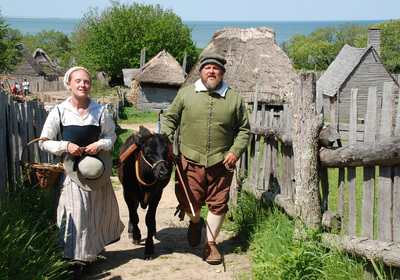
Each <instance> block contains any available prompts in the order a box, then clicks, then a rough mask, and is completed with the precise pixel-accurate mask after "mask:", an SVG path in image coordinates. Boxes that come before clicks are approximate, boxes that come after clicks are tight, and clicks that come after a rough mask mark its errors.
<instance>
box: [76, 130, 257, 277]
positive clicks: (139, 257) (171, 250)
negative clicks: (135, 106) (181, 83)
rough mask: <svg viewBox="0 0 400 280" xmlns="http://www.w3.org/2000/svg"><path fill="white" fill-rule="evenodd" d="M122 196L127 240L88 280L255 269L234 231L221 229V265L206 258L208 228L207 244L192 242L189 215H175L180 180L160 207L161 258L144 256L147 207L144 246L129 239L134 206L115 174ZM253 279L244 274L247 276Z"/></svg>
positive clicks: (105, 255) (235, 273) (109, 250)
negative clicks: (130, 213)
mask: <svg viewBox="0 0 400 280" xmlns="http://www.w3.org/2000/svg"><path fill="white" fill-rule="evenodd" d="M143 125H144V126H145V127H147V128H148V129H150V130H153V131H157V124H154V123H151V124H143ZM122 127H123V128H129V129H133V130H138V127H139V126H138V125H122ZM112 181H113V184H114V186H115V193H116V196H117V199H118V203H119V208H120V214H121V219H122V222H123V223H124V224H125V230H124V232H123V233H122V236H121V240H120V241H118V242H117V243H114V244H111V245H109V246H107V247H106V248H105V250H104V251H103V252H102V253H101V254H100V255H101V257H100V259H99V260H97V261H95V262H93V263H92V264H90V265H89V266H88V267H87V268H86V270H85V272H84V277H83V279H113V280H117V279H237V278H238V277H239V275H240V274H242V275H243V274H244V273H246V272H248V271H249V270H250V265H251V264H250V261H249V259H248V257H247V256H246V255H245V254H243V253H237V251H240V250H237V248H238V247H240V246H241V243H240V241H239V240H238V239H237V238H235V237H234V236H230V234H229V233H228V232H224V231H221V233H220V235H219V237H218V239H217V242H218V248H219V250H220V253H221V254H223V256H224V261H223V263H222V264H220V265H209V264H207V263H206V262H204V261H203V260H202V259H201V253H202V250H203V245H202V244H203V242H204V237H205V228H203V234H202V243H201V244H200V245H199V246H198V247H196V248H192V247H190V246H189V244H188V243H187V239H186V233H187V226H188V223H189V221H188V219H187V218H185V220H184V221H179V218H178V217H177V216H174V212H175V207H176V206H177V205H178V202H177V200H176V197H175V194H174V184H173V182H172V181H171V182H170V183H169V184H168V186H167V187H166V188H165V189H164V193H163V196H162V199H161V201H160V204H159V206H158V209H157V216H156V223H157V236H156V237H155V238H154V242H155V257H154V259H152V260H147V261H146V260H143V256H144V242H145V237H146V235H147V228H146V226H145V223H144V220H145V218H144V217H145V214H146V212H147V210H143V209H141V208H140V207H139V209H138V213H139V217H140V222H139V227H140V229H141V232H142V241H141V244H140V245H134V244H132V242H131V240H129V239H128V226H127V225H128V221H129V216H128V209H127V206H126V204H125V201H124V199H123V191H122V186H121V185H120V183H119V181H118V178H116V177H115V178H114V177H113V178H112ZM246 278H247V277H244V279H246Z"/></svg>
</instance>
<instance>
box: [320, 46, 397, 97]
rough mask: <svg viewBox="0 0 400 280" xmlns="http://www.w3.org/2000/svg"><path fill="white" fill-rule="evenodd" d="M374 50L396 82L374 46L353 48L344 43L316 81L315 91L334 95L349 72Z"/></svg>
mask: <svg viewBox="0 0 400 280" xmlns="http://www.w3.org/2000/svg"><path fill="white" fill-rule="evenodd" d="M370 52H374V53H375V56H376V57H377V58H378V61H379V63H381V64H382V66H383V67H385V69H386V71H387V72H388V75H389V76H390V77H392V79H393V81H394V82H395V83H396V84H397V82H396V80H395V79H394V78H393V76H392V75H390V73H389V71H388V70H387V68H386V66H385V65H384V64H383V63H382V61H381V60H380V59H379V55H378V53H377V52H376V51H375V49H374V47H372V46H370V47H367V48H354V47H351V46H349V45H345V46H344V47H343V48H342V49H341V51H340V52H339V54H338V55H337V57H336V58H335V60H334V61H333V62H332V63H331V64H330V65H329V67H328V69H326V71H325V73H324V74H323V75H322V76H321V78H319V80H318V81H317V91H322V92H323V94H324V95H328V96H331V97H332V96H335V95H336V93H337V92H338V91H339V89H340V88H341V87H342V85H343V84H344V83H345V82H346V81H347V79H348V78H349V76H350V74H351V73H352V72H353V71H355V69H356V68H357V66H358V65H359V64H360V63H361V62H362V61H363V60H364V57H365V56H367V54H368V53H370Z"/></svg>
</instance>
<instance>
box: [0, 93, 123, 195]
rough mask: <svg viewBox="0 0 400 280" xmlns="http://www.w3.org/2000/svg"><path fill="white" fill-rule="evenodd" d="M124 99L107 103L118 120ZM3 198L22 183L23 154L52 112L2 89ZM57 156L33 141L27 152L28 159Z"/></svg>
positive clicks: (0, 190)
mask: <svg viewBox="0 0 400 280" xmlns="http://www.w3.org/2000/svg"><path fill="white" fill-rule="evenodd" d="M121 102H122V101H118V102H115V103H114V102H109V103H107V104H105V106H106V107H107V109H108V111H109V113H110V115H111V117H112V119H113V120H114V123H115V124H117V123H118V112H119V107H120V104H121ZM0 110H1V117H0V199H4V198H5V197H6V193H7V189H8V190H11V191H12V190H15V189H16V188H17V187H18V186H20V185H21V182H22V180H23V172H22V168H21V165H20V160H21V154H22V151H23V149H24V147H25V146H26V145H27V143H29V142H30V141H32V140H34V139H36V138H39V137H40V133H41V131H42V128H43V125H44V122H45V120H46V118H47V115H48V111H47V110H46V108H45V104H44V102H41V101H38V100H37V99H32V100H29V101H25V102H18V100H15V99H14V98H13V97H12V95H10V94H7V93H6V92H4V91H3V92H0ZM54 159H55V158H54V156H52V155H50V154H48V153H45V152H43V151H41V150H40V149H39V147H38V145H37V142H36V143H35V144H32V145H30V146H29V148H28V149H27V151H26V152H25V158H24V159H23V160H24V162H49V163H50V162H54Z"/></svg>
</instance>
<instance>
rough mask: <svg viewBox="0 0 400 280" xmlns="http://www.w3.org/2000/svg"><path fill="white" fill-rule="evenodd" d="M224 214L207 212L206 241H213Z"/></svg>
mask: <svg viewBox="0 0 400 280" xmlns="http://www.w3.org/2000/svg"><path fill="white" fill-rule="evenodd" d="M224 218H225V214H222V215H215V214H213V213H211V211H209V212H208V215H207V241H215V240H216V239H217V236H218V234H219V231H220V229H221V227H222V224H223V222H224Z"/></svg>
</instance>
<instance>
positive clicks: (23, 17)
mask: <svg viewBox="0 0 400 280" xmlns="http://www.w3.org/2000/svg"><path fill="white" fill-rule="evenodd" d="M0 17H2V18H18V19H62V20H82V18H60V17H31V16H5V15H0ZM390 20H396V19H331V20H327V19H323V20H319V19H312V20H302V19H297V20H204V19H201V20H197V19H190V20H188V19H182V21H183V22H191V21H196V22H315V21H318V22H332V21H390Z"/></svg>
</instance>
